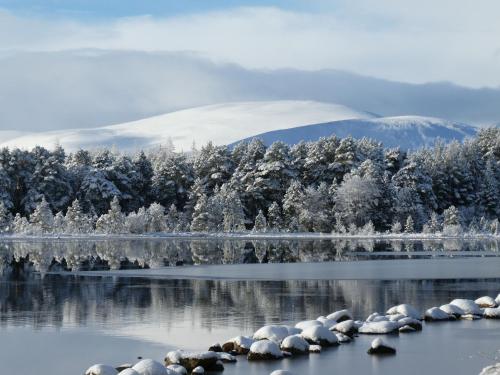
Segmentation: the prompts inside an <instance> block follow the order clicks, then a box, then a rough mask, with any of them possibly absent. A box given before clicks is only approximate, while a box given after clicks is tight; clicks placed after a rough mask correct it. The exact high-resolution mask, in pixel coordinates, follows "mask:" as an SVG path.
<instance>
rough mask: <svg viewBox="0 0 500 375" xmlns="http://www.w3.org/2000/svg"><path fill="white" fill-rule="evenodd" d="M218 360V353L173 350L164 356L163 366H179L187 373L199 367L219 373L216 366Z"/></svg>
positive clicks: (218, 368)
mask: <svg viewBox="0 0 500 375" xmlns="http://www.w3.org/2000/svg"><path fill="white" fill-rule="evenodd" d="M218 360H219V357H218V353H215V352H209V351H207V352H185V351H183V350H174V351H171V352H168V353H167V355H166V356H165V364H166V365H167V366H168V365H181V366H183V367H185V368H186V370H188V371H192V370H193V369H194V368H196V367H198V366H201V367H203V368H204V369H205V370H207V371H219V370H220V366H218V365H217V361H218Z"/></svg>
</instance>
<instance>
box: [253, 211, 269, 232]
mask: <svg viewBox="0 0 500 375" xmlns="http://www.w3.org/2000/svg"><path fill="white" fill-rule="evenodd" d="M253 231H254V232H258V233H262V232H267V220H266V216H265V215H264V213H263V212H262V210H259V213H258V214H257V216H256V217H255V224H254V226H253Z"/></svg>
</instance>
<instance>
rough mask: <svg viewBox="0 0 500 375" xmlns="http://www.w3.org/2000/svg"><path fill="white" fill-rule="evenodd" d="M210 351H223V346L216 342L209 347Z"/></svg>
mask: <svg viewBox="0 0 500 375" xmlns="http://www.w3.org/2000/svg"><path fill="white" fill-rule="evenodd" d="M208 351H209V352H216V353H220V352H222V351H223V350H222V346H221V344H220V343H215V344H213V345H211V346H210V347H209V348H208Z"/></svg>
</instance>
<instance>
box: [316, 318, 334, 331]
mask: <svg viewBox="0 0 500 375" xmlns="http://www.w3.org/2000/svg"><path fill="white" fill-rule="evenodd" d="M316 320H317V321H318V322H321V324H323V327H325V328H328V329H332V327H333V326H334V325H335V324H337V321H336V320H334V319H328V318H327V317H325V316H320V317H318V318H317V319H316Z"/></svg>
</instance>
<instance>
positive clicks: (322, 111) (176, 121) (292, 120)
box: [0, 100, 375, 151]
mask: <svg viewBox="0 0 500 375" xmlns="http://www.w3.org/2000/svg"><path fill="white" fill-rule="evenodd" d="M374 117H375V116H374V115H373V114H370V113H367V112H363V111H358V110H354V109H351V108H349V107H345V106H342V105H338V104H329V103H320V102H314V101H293V100H285V101H258V102H237V103H226V104H217V105H209V106H203V107H195V108H191V109H186V110H182V111H176V112H171V113H167V114H165V115H161V116H155V117H151V118H146V119H143V120H139V121H134V122H129V123H124V124H119V125H112V126H104V127H99V128H93V129H69V130H61V131H52V132H45V133H29V134H26V135H23V136H21V137H17V138H14V139H9V140H8V141H6V142H3V143H2V144H0V147H11V148H12V147H19V148H28V149H29V148H32V147H34V146H36V145H41V146H44V147H47V148H52V147H53V146H54V145H55V144H57V143H58V144H60V145H62V146H63V147H64V148H65V149H66V150H68V151H73V150H75V149H78V148H89V149H92V148H100V147H112V146H116V147H117V148H119V149H121V150H136V149H141V148H148V147H152V146H156V145H161V144H166V143H167V142H169V141H170V140H171V141H172V142H173V144H174V146H175V147H176V149H177V150H186V151H187V150H190V149H191V148H192V144H193V142H196V145H198V146H201V145H204V144H206V143H207V142H209V141H212V142H214V143H215V144H218V145H222V144H230V143H233V142H236V141H238V140H239V139H242V138H247V137H251V136H254V135H256V134H260V133H263V132H267V131H273V130H282V129H289V128H294V127H297V126H303V125H306V124H314V123H320V122H327V121H339V120H346V119H353V118H357V119H369V118H374Z"/></svg>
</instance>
